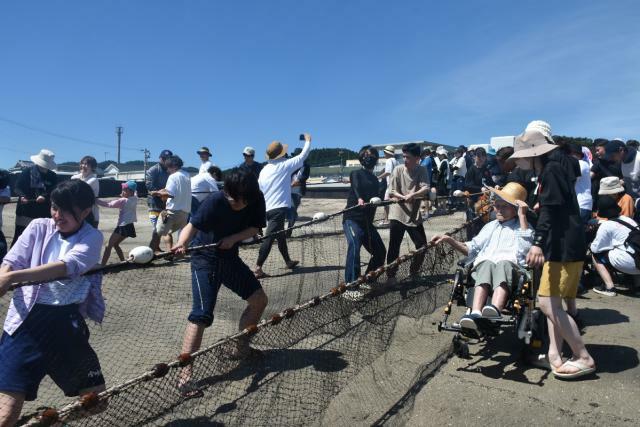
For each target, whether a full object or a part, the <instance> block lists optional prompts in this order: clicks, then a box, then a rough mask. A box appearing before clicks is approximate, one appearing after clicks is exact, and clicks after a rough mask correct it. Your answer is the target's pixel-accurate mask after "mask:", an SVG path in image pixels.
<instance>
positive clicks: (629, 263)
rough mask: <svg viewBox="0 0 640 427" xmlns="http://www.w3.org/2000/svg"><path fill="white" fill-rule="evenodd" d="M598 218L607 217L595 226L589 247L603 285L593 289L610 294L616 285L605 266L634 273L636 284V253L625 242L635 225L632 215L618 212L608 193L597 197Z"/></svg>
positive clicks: (639, 272) (638, 280) (639, 275)
mask: <svg viewBox="0 0 640 427" xmlns="http://www.w3.org/2000/svg"><path fill="white" fill-rule="evenodd" d="M598 217H599V218H606V219H607V221H603V222H602V223H601V224H600V226H599V227H598V231H597V233H596V237H595V238H594V239H593V242H591V246H590V249H591V253H592V254H593V255H592V257H593V265H594V266H595V268H596V271H597V272H598V274H599V275H600V278H601V279H602V281H603V282H604V285H603V286H596V287H594V288H593V291H594V292H595V293H598V294H600V295H604V296H608V297H612V296H615V295H616V288H615V284H614V283H613V278H612V277H611V273H610V272H609V269H608V268H607V267H609V268H612V269H613V270H614V271H618V272H620V273H624V274H631V275H633V279H634V283H636V287H637V286H638V284H640V269H638V267H637V266H636V262H635V259H634V254H635V252H634V250H633V248H630V247H627V245H626V244H625V242H626V240H627V237H629V233H631V230H632V229H633V228H636V227H637V226H638V224H637V223H636V222H635V221H634V220H632V219H631V218H629V217H626V216H624V215H620V206H618V203H617V202H616V200H615V199H614V198H613V197H611V196H601V197H600V198H599V199H598Z"/></svg>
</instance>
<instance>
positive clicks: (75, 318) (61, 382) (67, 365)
mask: <svg viewBox="0 0 640 427" xmlns="http://www.w3.org/2000/svg"><path fill="white" fill-rule="evenodd" d="M45 375H49V376H50V377H51V379H52V380H53V381H54V382H55V383H56V384H57V385H58V387H60V388H61V389H62V391H63V392H64V394H65V395H66V396H77V395H78V394H79V392H80V391H81V390H83V389H87V388H90V387H96V386H99V385H103V384H104V377H103V376H102V370H101V368H100V362H99V361H98V356H97V355H96V353H95V352H94V351H93V349H92V348H91V346H90V345H89V329H88V328H87V324H86V323H85V321H84V319H83V318H82V316H81V315H80V313H79V312H78V306H77V305H64V306H53V305H44V304H36V305H35V306H34V307H33V309H32V310H31V312H30V313H29V315H28V316H27V318H26V320H25V321H24V323H22V325H20V327H19V328H18V330H17V331H15V332H14V334H13V335H9V334H8V333H7V332H3V334H2V339H0V391H8V392H14V393H21V394H24V395H25V399H26V400H35V399H36V397H37V396H38V387H39V386H40V382H41V381H42V379H43V378H44V377H45Z"/></svg>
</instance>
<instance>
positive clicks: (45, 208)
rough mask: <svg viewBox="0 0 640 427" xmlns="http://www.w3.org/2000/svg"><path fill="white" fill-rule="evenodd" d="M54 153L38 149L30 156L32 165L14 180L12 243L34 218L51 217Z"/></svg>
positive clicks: (54, 182)
mask: <svg viewBox="0 0 640 427" xmlns="http://www.w3.org/2000/svg"><path fill="white" fill-rule="evenodd" d="M54 157H55V154H53V152H51V151H49V150H44V149H43V150H40V152H39V153H38V154H36V155H33V156H31V161H32V162H33V165H32V166H29V167H26V168H24V169H22V172H20V176H18V179H17V180H16V194H17V196H18V203H17V204H16V228H15V232H14V234H13V243H12V244H11V246H13V244H14V243H15V242H16V241H17V240H18V237H20V235H21V234H22V232H23V231H24V229H25V228H26V227H27V225H29V223H30V222H31V221H32V220H33V219H35V218H51V200H50V199H49V196H50V195H51V191H53V189H54V187H55V186H56V184H57V183H58V176H57V175H56V173H55V172H54V171H53V170H54V169H55V168H56V162H55V161H54Z"/></svg>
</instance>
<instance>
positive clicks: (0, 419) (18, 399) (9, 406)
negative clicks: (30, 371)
mask: <svg viewBox="0 0 640 427" xmlns="http://www.w3.org/2000/svg"><path fill="white" fill-rule="evenodd" d="M23 404H24V394H21V393H14V392H10V391H0V427H10V426H14V425H15V424H16V421H18V418H19V417H20V412H21V411H22V405H23Z"/></svg>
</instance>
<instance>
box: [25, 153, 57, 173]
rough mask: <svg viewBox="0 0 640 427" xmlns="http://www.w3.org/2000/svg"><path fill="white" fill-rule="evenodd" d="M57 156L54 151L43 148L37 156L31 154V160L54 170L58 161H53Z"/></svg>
mask: <svg viewBox="0 0 640 427" xmlns="http://www.w3.org/2000/svg"><path fill="white" fill-rule="evenodd" d="M55 156H56V155H55V154H53V151H50V150H46V149H42V150H40V152H39V153H38V154H36V155H35V156H31V161H32V162H33V163H35V164H36V165H38V166H40V167H42V168H45V169H48V170H54V169H55V168H56V167H57V165H56V162H54V161H53V159H54V157H55Z"/></svg>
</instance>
